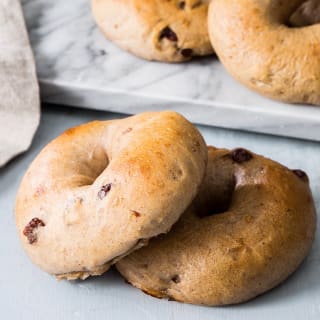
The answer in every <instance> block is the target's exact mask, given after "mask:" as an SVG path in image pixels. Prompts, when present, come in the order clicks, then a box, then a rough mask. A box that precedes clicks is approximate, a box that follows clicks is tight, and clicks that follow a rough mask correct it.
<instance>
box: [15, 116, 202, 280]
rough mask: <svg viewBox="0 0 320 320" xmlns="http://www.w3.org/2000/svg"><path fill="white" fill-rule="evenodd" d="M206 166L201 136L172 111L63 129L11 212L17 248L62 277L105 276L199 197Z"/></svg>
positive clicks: (34, 166) (25, 183) (41, 157)
mask: <svg viewBox="0 0 320 320" xmlns="http://www.w3.org/2000/svg"><path fill="white" fill-rule="evenodd" d="M206 161H207V151H206V146H205V143H204V141H203V138H202V136H201V135H200V133H199V132H198V130H197V129H196V128H195V127H194V126H193V125H192V124H191V123H189V122H188V121H187V120H186V119H185V118H183V117H182V116H181V115H179V114H177V113H175V112H169V111H167V112H154V113H143V114H140V115H137V116H133V117H129V118H127V119H122V120H114V121H95V122H90V123H88V124H84V125H81V126H78V127H75V128H72V129H69V130H67V131H66V132H65V133H63V134H62V135H61V136H59V137H58V138H56V139H55V140H53V141H52V142H51V143H50V144H49V145H47V146H46V147H45V148H44V150H43V151H41V153H40V154H39V155H38V156H37V158H36V159H35V160H34V161H33V163H32V164H31V166H30V167H29V169H28V170H27V172H26V174H25V176H24V178H23V180H22V183H21V186H20V188H19V191H18V194H17V199H16V210H15V211H16V224H17V229H18V233H19V235H20V238H21V241H22V244H23V247H24V249H25V251H26V252H27V254H28V255H29V256H30V258H31V259H32V261H33V262H34V263H35V264H36V265H38V266H39V267H41V268H42V269H43V270H45V271H46V272H48V273H50V274H53V275H56V276H57V278H59V279H68V280H73V279H77V278H80V279H85V278H86V277H88V276H90V275H99V274H102V273H103V272H105V271H106V270H107V269H108V268H109V266H110V265H111V264H113V263H114V262H115V261H117V260H118V259H119V258H120V257H122V256H124V255H126V254H128V253H129V252H131V251H133V250H135V249H137V248H139V247H141V246H143V245H145V244H146V243H147V241H148V239H149V238H151V237H154V236H156V235H158V234H160V233H164V232H167V231H168V230H169V229H170V227H171V226H172V224H173V223H175V222H176V220H177V219H178V218H179V216H180V215H181V213H183V211H184V210H185V209H186V208H187V206H188V205H189V204H190V202H191V201H192V199H193V198H194V197H195V196H196V194H197V191H198V188H199V186H200V183H201V181H202V179H203V175H204V172H205V167H206Z"/></svg>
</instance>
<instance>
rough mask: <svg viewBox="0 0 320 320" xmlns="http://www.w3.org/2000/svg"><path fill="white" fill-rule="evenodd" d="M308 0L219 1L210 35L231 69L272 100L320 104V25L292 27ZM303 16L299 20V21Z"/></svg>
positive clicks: (213, 7) (211, 9) (213, 11)
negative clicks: (290, 25) (302, 6)
mask: <svg viewBox="0 0 320 320" xmlns="http://www.w3.org/2000/svg"><path fill="white" fill-rule="evenodd" d="M304 2H305V0H281V1H280V0H265V1H260V0H241V1H238V0H214V1H212V2H211V3H210V7H209V22H208V28H209V34H210V38H211V42H212V44H213V46H214V48H215V51H216V53H217V55H218V56H219V58H220V60H221V62H222V63H223V64H224V66H225V67H226V69H227V70H228V71H229V72H230V74H231V75H232V76H234V77H235V78H236V79H237V80H239V81H240V82H242V83H243V84H245V85H246V86H247V87H249V88H251V89H253V90H255V91H257V92H259V93H260V94H262V95H265V96H268V97H270V98H273V99H276V100H280V101H284V102H290V103H308V104H314V105H319V104H320V77H319V74H320V62H319V56H320V45H319V43H320V25H319V24H315V25H311V26H308V27H302V28H295V27H289V26H288V25H289V24H290V19H291V20H292V21H291V23H292V22H294V21H296V24H297V25H298V21H299V20H298V17H297V16H295V15H294V13H295V12H297V15H298V16H301V12H300V13H299V11H297V9H299V7H300V6H301V4H303V3H304ZM297 20H298V21H297Z"/></svg>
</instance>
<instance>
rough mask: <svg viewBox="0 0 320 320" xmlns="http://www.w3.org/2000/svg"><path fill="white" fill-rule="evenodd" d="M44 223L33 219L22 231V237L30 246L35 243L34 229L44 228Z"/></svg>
mask: <svg viewBox="0 0 320 320" xmlns="http://www.w3.org/2000/svg"><path fill="white" fill-rule="evenodd" d="M44 226H45V223H44V222H43V221H42V220H40V219H39V218H33V219H32V220H31V221H30V222H29V223H28V224H27V225H26V226H25V228H24V229H23V235H24V236H26V237H27V238H28V241H29V243H30V244H33V243H35V242H36V241H37V235H36V234H35V233H34V229H37V228H38V227H44Z"/></svg>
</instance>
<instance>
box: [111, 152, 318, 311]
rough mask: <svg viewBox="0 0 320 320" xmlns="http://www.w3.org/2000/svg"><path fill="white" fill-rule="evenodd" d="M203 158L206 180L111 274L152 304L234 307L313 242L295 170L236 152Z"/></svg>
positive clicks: (285, 272)
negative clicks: (163, 229)
mask: <svg viewBox="0 0 320 320" xmlns="http://www.w3.org/2000/svg"><path fill="white" fill-rule="evenodd" d="M208 152H209V160H208V167H207V173H206V176H205V179H204V182H203V183H202V186H201V188H200V191H199V194H198V196H197V198H196V199H195V201H194V202H193V203H192V205H191V206H190V208H189V209H188V210H187V211H186V212H185V213H184V214H183V215H182V217H181V218H180V219H179V221H178V222H177V223H176V224H175V225H174V226H173V228H172V230H171V231H170V232H169V233H168V234H166V235H160V236H158V237H157V238H155V239H152V240H151V241H150V242H149V244H148V246H147V247H144V248H142V249H140V250H137V251H135V252H134V253H132V254H130V255H129V256H127V257H125V258H123V259H122V260H120V261H119V262H118V263H117V264H116V267H117V269H118V270H119V271H120V273H121V274H122V275H123V276H124V277H125V279H126V280H127V281H128V282H130V283H131V284H133V285H134V286H136V287H138V288H140V289H142V290H143V291H144V292H146V293H148V294H150V295H153V296H156V297H160V298H170V299H173V300H177V301H181V302H187V303H193V304H204V305H225V304H235V303H240V302H244V301H247V300H249V299H251V298H254V297H255V296H257V295H260V294H262V293H263V292H265V291H267V290H270V289H271V288H273V287H275V286H276V285H278V284H279V283H281V282H282V281H283V280H285V279H286V278H287V277H288V276H289V275H290V274H291V273H292V272H293V271H295V270H296V268H297V267H298V266H299V264H300V263H301V262H302V260H303V259H304V258H305V257H306V255H307V254H308V252H309V250H310V247H311V245H312V242H313V239H314V234H315V225H316V216H315V208H314V203H313V199H312V195H311V191H310V188H309V183H308V178H307V176H306V174H305V173H304V172H302V171H301V170H293V171H291V170H289V169H287V168H285V167H283V166H282V165H280V164H278V163H276V162H274V161H272V160H269V159H266V158H264V157H262V156H259V155H256V154H254V153H252V152H249V151H248V150H244V149H235V150H233V151H228V150H224V149H215V148H212V147H211V148H209V151H208Z"/></svg>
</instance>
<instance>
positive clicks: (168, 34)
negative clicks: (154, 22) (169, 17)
mask: <svg viewBox="0 0 320 320" xmlns="http://www.w3.org/2000/svg"><path fill="white" fill-rule="evenodd" d="M163 38H166V39H168V40H170V41H173V42H176V41H178V37H177V35H176V33H175V32H174V31H172V29H171V28H170V27H165V28H164V29H162V31H161V32H160V36H159V39H160V40H161V39H163Z"/></svg>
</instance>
